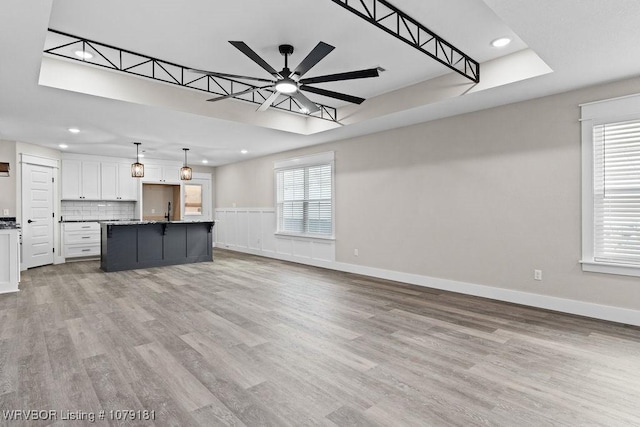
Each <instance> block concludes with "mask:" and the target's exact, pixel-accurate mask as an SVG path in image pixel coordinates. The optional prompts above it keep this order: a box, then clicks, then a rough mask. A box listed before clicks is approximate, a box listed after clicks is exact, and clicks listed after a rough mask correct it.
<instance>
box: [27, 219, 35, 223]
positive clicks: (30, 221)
mask: <svg viewBox="0 0 640 427" xmlns="http://www.w3.org/2000/svg"><path fill="white" fill-rule="evenodd" d="M27 222H28V223H29V224H31V223H32V222H35V221H33V220H28V221H27Z"/></svg>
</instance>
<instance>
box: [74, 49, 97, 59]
mask: <svg viewBox="0 0 640 427" xmlns="http://www.w3.org/2000/svg"><path fill="white" fill-rule="evenodd" d="M73 53H75V54H76V56H77V57H78V58H82V59H91V58H93V54H91V53H89V52H87V51H86V50H76V51H75V52H73Z"/></svg>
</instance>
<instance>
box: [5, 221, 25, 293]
mask: <svg viewBox="0 0 640 427" xmlns="http://www.w3.org/2000/svg"><path fill="white" fill-rule="evenodd" d="M19 233H20V230H13V229H0V294H4V293H7V292H17V291H18V283H19V282H20V240H19V236H18V235H19Z"/></svg>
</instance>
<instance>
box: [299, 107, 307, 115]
mask: <svg viewBox="0 0 640 427" xmlns="http://www.w3.org/2000/svg"><path fill="white" fill-rule="evenodd" d="M300 112H301V113H302V114H309V109H308V108H306V107H302V108H301V109H300Z"/></svg>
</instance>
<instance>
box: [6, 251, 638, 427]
mask: <svg viewBox="0 0 640 427" xmlns="http://www.w3.org/2000/svg"><path fill="white" fill-rule="evenodd" d="M215 257H216V258H215V262H214V263H206V264H194V265H188V266H175V267H163V268H154V269H147V270H137V271H129V272H122V273H109V274H105V273H102V272H101V271H100V270H99V268H98V263H97V262H81V263H68V264H64V265H58V266H47V267H41V268H37V269H33V270H29V271H27V272H26V273H25V274H24V275H23V281H22V283H21V286H20V287H21V292H19V293H18V294H13V295H2V296H0V408H1V409H2V410H6V409H24V410H33V409H37V410H48V409H56V410H58V411H84V412H94V413H98V411H100V410H106V411H109V410H118V409H131V410H141V409H148V410H154V411H156V415H155V416H156V421H155V424H156V425H181V426H190V425H207V426H211V425H225V424H228V425H249V426H251V425H295V426H299V425H384V426H391V425H393V426H398V425H419V426H424V425H429V426H448V425H460V426H470V425H501V426H522V425H531V426H544V425H570V426H576V425H602V426H615V425H621V426H622V425H640V329H639V328H634V327H625V326H622V325H617V324H613V323H606V322H601V321H596V320H590V319H585V318H580V317H575V316H569V315H563V314H558V313H553V312H549V311H543V310H537V309H532V308H526V307H521V306H516V305H511V304H506V303H499V302H495V301H490V300H485V299H481V298H474V297H469V296H463V295H458V294H453V293H447V292H441V291H436V290H430V289H425V288H419V287H413V286H407V285H402V284H399V283H393V282H388V281H384V280H377V279H371V278H367V277H363V276H357V275H351V274H343V273H337V272H332V271H326V270H322V269H316V268H312V267H305V266H301V265H296V264H289V263H284V262H279V261H275V260H269V259H263V258H258V257H252V256H248V255H242V254H237V253H233V252H228V251H221V250H216V252H215ZM107 413H108V412H107ZM107 419H108V418H107ZM0 422H3V421H0ZM25 424H26V423H25ZM44 424H46V423H42V422H41V423H38V424H35V425H44ZM63 424H65V422H62V421H60V420H59V421H58V425H63ZM104 424H106V421H104V422H96V423H95V425H104ZM112 424H116V423H115V422H113V423H112ZM133 424H136V423H133ZM137 424H139V425H149V424H151V423H149V422H142V423H137ZM30 425H33V424H30ZM65 425H66V424H65ZM72 425H83V423H76V424H72Z"/></svg>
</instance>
